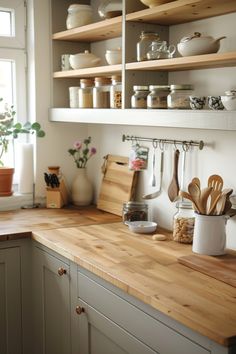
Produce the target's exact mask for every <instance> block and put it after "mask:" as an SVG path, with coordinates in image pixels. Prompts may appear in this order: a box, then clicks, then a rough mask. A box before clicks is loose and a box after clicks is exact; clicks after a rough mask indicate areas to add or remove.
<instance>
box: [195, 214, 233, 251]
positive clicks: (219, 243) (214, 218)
mask: <svg viewBox="0 0 236 354" xmlns="http://www.w3.org/2000/svg"><path fill="white" fill-rule="evenodd" d="M226 222H227V217H226V216H225V215H199V214H197V213H196V215H195V226H194V233H193V247H192V250H193V252H195V253H199V254H205V255H208V256H219V255H222V254H225V244H226V229H225V225H226Z"/></svg>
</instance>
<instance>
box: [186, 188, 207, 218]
mask: <svg viewBox="0 0 236 354" xmlns="http://www.w3.org/2000/svg"><path fill="white" fill-rule="evenodd" d="M188 192H189V194H190V195H191V197H192V199H193V202H194V204H195V205H196V207H197V209H198V211H199V213H200V214H204V210H203V208H202V205H201V202H200V196H201V190H200V188H199V187H198V185H197V184H195V183H192V182H191V183H189V185H188Z"/></svg>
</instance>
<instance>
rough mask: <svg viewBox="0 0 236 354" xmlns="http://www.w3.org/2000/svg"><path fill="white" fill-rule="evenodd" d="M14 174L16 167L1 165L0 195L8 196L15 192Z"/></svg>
mask: <svg viewBox="0 0 236 354" xmlns="http://www.w3.org/2000/svg"><path fill="white" fill-rule="evenodd" d="M13 174H14V168H10V167H0V197H8V196H10V195H12V194H13V191H12V180H13Z"/></svg>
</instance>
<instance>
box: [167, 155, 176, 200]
mask: <svg viewBox="0 0 236 354" xmlns="http://www.w3.org/2000/svg"><path fill="white" fill-rule="evenodd" d="M178 165H179V150H178V149H177V150H175V152H174V166H173V176H172V180H171V182H170V185H169V187H168V197H169V199H170V201H171V202H174V201H175V200H176V199H177V198H178V195H179V181H178Z"/></svg>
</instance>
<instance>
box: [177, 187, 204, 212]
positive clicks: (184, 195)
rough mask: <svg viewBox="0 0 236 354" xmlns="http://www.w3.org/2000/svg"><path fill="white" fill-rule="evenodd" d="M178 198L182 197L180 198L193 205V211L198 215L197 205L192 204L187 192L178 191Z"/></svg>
mask: <svg viewBox="0 0 236 354" xmlns="http://www.w3.org/2000/svg"><path fill="white" fill-rule="evenodd" d="M179 196H180V197H182V198H185V199H188V200H190V201H191V202H192V204H193V209H194V210H195V211H196V212H198V213H199V210H198V207H197V205H196V204H195V203H194V201H193V198H192V196H191V195H190V194H189V193H187V192H185V191H179Z"/></svg>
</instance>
